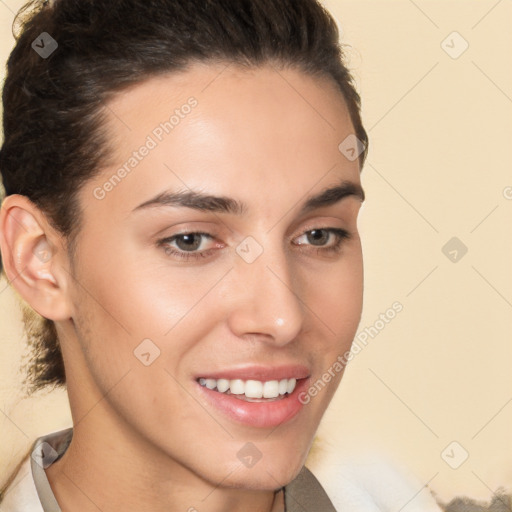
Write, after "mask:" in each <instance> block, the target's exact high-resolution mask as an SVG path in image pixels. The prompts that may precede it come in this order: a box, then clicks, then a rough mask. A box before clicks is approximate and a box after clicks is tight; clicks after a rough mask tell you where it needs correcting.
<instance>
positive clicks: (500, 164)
mask: <svg viewBox="0 0 512 512" xmlns="http://www.w3.org/2000/svg"><path fill="white" fill-rule="evenodd" d="M325 4H326V5H327V6H328V7H329V9H330V10H331V11H332V13H333V14H334V15H335V16H336V18H337V20H338V22H339V25H340V28H341V29H342V41H343V42H344V43H346V44H347V45H350V46H347V48H346V51H347V54H348V57H349V63H350V67H351V69H352V70H353V73H354V76H355V79H356V82H357V86H358V89H359V91H360V92H361V95H362V99H363V120H364V123H365V126H366V129H367V131H368V133H369V136H370V151H369V156H368V160H367V163H366V165H365V167H364V170H363V173H362V181H363V186H364V188H365V190H366V193H367V201H366V203H365V205H364V206H363V210H362V212H361V218H360V227H361V235H362V239H363V250H364V257H365V302H364V311H363V318H362V321H361V325H360V328H359V333H365V332H366V334H367V335H368V340H367V343H366V345H364V344H363V343H358V345H359V346H360V348H361V350H360V351H359V353H358V354H357V355H355V357H354V359H353V360H352V361H351V362H350V364H349V366H348V369H347V371H346V373H345V376H344V378H343V381H342V384H341V387H340V389H339V390H338V393H337V395H336V396H335V398H334V400H333V402H332V404H331V406H330V408H329V410H328V412H327V414H326V416H325V417H324V420H323V422H322V424H321V427H320V430H319V432H318V434H319V437H320V443H319V446H320V447H323V448H322V449H323V450H324V453H325V456H326V457H327V458H330V459H332V458H333V457H334V458H337V457H343V455H344V454H346V453H349V452H354V451H355V452H369V453H374V452H375V453H376V452H379V453H384V454H390V456H391V457H392V458H393V459H394V460H395V461H396V463H397V464H404V465H405V466H406V467H408V468H410V470H411V471H413V472H414V473H415V474H416V475H417V476H418V478H419V479H420V480H421V481H422V482H423V483H427V482H429V486H430V488H431V489H433V490H434V491H435V492H436V493H437V494H438V496H439V497H440V498H442V499H444V500H448V499H449V498H451V497H453V496H455V495H459V494H467V495H470V496H473V497H474V498H487V499H489V498H490V497H491V490H492V491H495V490H496V489H497V488H498V487H499V486H500V485H501V486H508V488H509V489H510V488H511V487H512V457H511V446H512V443H511V437H512V436H511V432H512V382H511V380H512V378H511V370H510V369H511V363H512V345H511V339H512V315H511V313H512V275H511V274H512V272H511V262H512V236H511V233H512V173H511V172H510V169H511V163H512V162H511V160H512V154H511V151H510V148H511V145H512V115H511V114H512V99H511V98H512V86H511V84H512V66H511V64H510V62H511V60H510V58H509V57H506V55H507V54H508V55H509V56H510V52H511V49H512V31H511V30H510V20H511V19H512V3H511V2H510V1H497V2H496V1H495V0H491V1H487V0H479V1H476V0H471V1H470V0H453V1H447V0H444V1H432V0H422V1H420V0H416V1H415V2H413V1H412V0H393V1H392V0H357V1H355V0H352V1H341V0H327V1H326V2H325ZM21 5H22V2H21V1H18V0H6V1H5V2H2V3H0V61H1V62H2V68H1V69H0V73H1V74H2V77H3V76H4V66H3V63H5V61H6V59H7V56H8V54H9V52H10V49H11V47H12V44H13V39H12V36H11V23H12V20H13V17H14V12H15V11H16V10H17V9H18V8H19V7H20V6H21ZM454 31H455V32H457V33H458V35H457V34H452V33H453V32H454ZM462 38H463V39H462ZM464 40H465V41H466V42H467V44H468V45H469V46H468V48H467V49H466V51H464V52H463V53H462V54H461V55H460V56H457V55H456V54H457V53H459V52H460V50H461V49H462V48H463V47H464V46H465V44H466V43H464ZM443 41H444V43H443ZM445 50H446V51H445ZM447 51H448V52H449V53H451V56H450V55H449V53H447ZM454 56H457V58H453V57H454ZM507 62H508V64H507ZM340 142H341V141H340ZM453 237H456V238H457V239H458V240H456V241H455V242H452V243H454V244H455V245H454V246H453V247H452V246H448V248H445V249H444V250H443V247H444V246H445V244H447V243H448V242H449V241H450V240H451V239H452V238H453ZM461 244H464V246H465V247H466V248H467V253H466V254H465V255H463V256H461V255H462V251H461V247H462V245H461ZM454 250H456V251H458V252H457V261H455V262H454V261H452V260H451V259H450V258H453V257H454V256H455V253H454V252H453V251H454ZM450 252H451V254H450ZM445 253H446V254H445ZM16 300H17V299H16V295H15V294H14V293H13V292H12V290H11V289H10V288H8V286H7V283H6V282H5V280H2V281H0V326H1V327H0V411H1V412H2V413H3V414H0V437H1V443H0V483H1V482H2V481H3V480H5V478H6V477H7V474H8V473H9V471H10V470H11V469H12V468H13V467H14V465H15V463H16V462H17V459H18V458H19V457H21V455H22V454H23V453H24V452H25V451H26V450H27V449H28V447H29V446H30V444H31V443H32V442H33V440H34V439H35V438H36V437H37V436H39V435H43V434H46V433H48V432H50V431H52V430H58V429H60V428H64V427H67V426H69V425H70V415H69V410H68V404H67V397H66V394H65V392H63V391H58V392H53V393H50V394H46V395H38V396H37V397H36V398H30V399H26V398H23V395H22V394H21V391H20V389H21V387H20V385H21V380H22V378H23V375H22V374H21V373H20V371H19V368H20V364H21V358H22V356H23V355H24V354H25V355H26V349H25V346H24V341H23V330H22V325H21V314H20V309H19V307H18V305H17V302H16ZM397 301H398V302H399V303H400V304H401V305H402V306H403V310H402V311H401V312H400V313H398V314H396V316H395V318H394V319H392V320H391V321H389V322H388V323H385V325H384V327H382V323H381V322H378V320H379V315H381V314H385V312H386V311H387V310H388V309H389V308H390V307H391V305H392V304H393V303H395V302H397ZM371 327H373V329H370V328H371ZM369 333H371V335H370V334H369ZM362 336H364V334H363V335H362ZM360 339H361V337H360ZM453 441H456V442H457V443H458V445H452V447H450V448H449V449H448V451H447V452H446V451H445V449H446V448H447V447H448V446H449V445H450V443H452V442H453ZM454 446H455V448H454V449H453V450H452V448H453V447H454ZM462 450H465V451H467V453H468V455H469V457H468V459H467V460H466V461H465V462H464V463H463V464H462V465H461V466H460V467H459V468H458V469H452V467H450V465H449V464H448V463H447V462H445V459H447V460H450V462H451V461H453V460H455V459H457V458H459V457H461V456H462V454H463V451H462ZM443 453H444V458H443V457H442V454H443ZM447 454H448V457H447ZM452 454H453V455H452ZM450 457H451V459H450ZM322 464H323V463H322V456H321V454H320V455H318V456H315V457H314V458H313V457H312V458H311V465H312V466H313V467H317V468H318V472H319V474H322ZM452 465H453V462H452Z"/></svg>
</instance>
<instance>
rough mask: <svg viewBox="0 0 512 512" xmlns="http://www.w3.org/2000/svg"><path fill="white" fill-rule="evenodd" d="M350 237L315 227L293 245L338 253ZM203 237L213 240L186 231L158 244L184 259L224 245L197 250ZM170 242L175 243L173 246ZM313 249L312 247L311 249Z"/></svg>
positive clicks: (204, 255)
mask: <svg viewBox="0 0 512 512" xmlns="http://www.w3.org/2000/svg"><path fill="white" fill-rule="evenodd" d="M350 237H351V235H350V233H349V232H348V231H346V230H345V229H340V228H315V229H311V230H309V231H306V232H305V233H304V234H303V235H301V236H300V237H298V238H297V240H300V239H305V240H306V241H302V242H297V243H296V244H295V245H298V246H300V247H301V251H303V250H304V249H303V248H302V247H303V246H306V247H307V246H313V247H316V248H317V249H316V253H317V254H320V253H324V254H331V253H339V252H340V251H341V249H342V246H343V242H344V241H345V240H347V239H349V238H350ZM205 239H209V240H214V239H215V237H214V236H213V235H211V234H210V233H203V232H188V233H180V234H176V235H173V236H170V237H167V238H163V239H162V240H159V241H158V246H160V247H163V249H164V251H165V253H166V254H167V255H169V256H172V257H177V258H179V259H182V260H184V261H189V260H192V259H196V260H197V259H203V258H208V257H209V256H210V255H212V254H213V253H214V252H215V251H216V250H219V249H220V248H222V247H224V245H223V244H221V243H216V244H215V246H216V248H214V249H203V250H202V251H201V250H199V249H200V248H201V247H202V246H203V241H204V240H205ZM329 242H331V243H330V245H329ZM172 244H175V245H174V246H173V245H172ZM313 250H314V249H313Z"/></svg>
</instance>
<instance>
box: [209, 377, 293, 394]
mask: <svg viewBox="0 0 512 512" xmlns="http://www.w3.org/2000/svg"><path fill="white" fill-rule="evenodd" d="M295 384H297V381H296V380H295V379H288V385H287V386H286V391H287V392H288V393H291V392H292V391H293V390H294V389H295ZM206 385H207V386H208V380H207V381H206Z"/></svg>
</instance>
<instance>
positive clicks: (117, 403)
mask: <svg viewBox="0 0 512 512" xmlns="http://www.w3.org/2000/svg"><path fill="white" fill-rule="evenodd" d="M23 16H24V18H23V19H24V21H23V24H22V28H21V32H20V34H19V36H18V38H17V43H16V46H15V48H14V50H13V51H12V54H11V56H10V58H9V62H8V74H7V79H6V82H5V86H4V91H3V104H4V143H3V146H2V148H1V151H0V171H1V174H2V180H3V184H4V187H5V199H4V200H3V203H2V210H1V214H0V248H1V253H2V259H3V266H4V271H5V274H6V277H7V279H8V280H9V282H10V284H11V286H13V287H14V289H15V290H16V292H17V293H18V294H19V296H20V297H21V298H22V299H23V300H24V301H25V302H26V303H27V304H28V305H29V306H30V308H31V309H32V310H33V311H35V312H36V313H37V314H38V315H39V316H40V317H41V319H42V322H41V325H40V329H39V330H36V331H34V330H32V331H31V336H32V342H33V343H34V344H35V345H36V347H37V350H36V354H37V357H35V359H34V365H33V367H32V369H31V377H32V379H33V386H34V389H41V388H43V387H51V386H66V389H67V392H68V395H69V402H70V408H71V413H72V418H73V427H72V428H69V429H66V430H64V431H59V432H53V433H51V434H48V435H46V436H42V437H41V438H39V439H38V440H37V441H36V442H35V443H34V445H33V446H32V447H31V451H30V453H29V454H27V457H26V458H25V459H24V461H22V465H21V466H20V468H19V471H18V472H17V473H15V474H14V475H13V478H12V479H11V480H10V481H9V482H8V485H7V486H6V489H5V490H4V501H3V505H0V506H3V507H4V509H5V510H34V511H38V512H40V511H41V510H43V511H45V512H48V511H55V510H63V511H71V510H73V511H76V510H80V511H81V512H88V511H97V510H101V511H103V512H110V511H114V510H116V511H117V510H124V511H125V512H129V511H135V510H137V511H140V510H147V511H151V512H158V511H164V510H165V511H166V512H169V511H171V512H173V511H187V510H188V511H194V510H198V511H203V510H207V511H211V512H217V511H228V510H229V511H242V510H243V511H245V512H268V511H272V512H277V511H283V510H287V511H288V512H290V511H299V510H300V511H303V510H315V511H317V512H324V511H332V510H334V505H333V504H332V502H331V500H330V499H329V497H328V496H327V493H326V492H325V491H324V489H323V488H322V486H321V485H320V483H319V482H318V481H317V480H316V478H315V477H314V476H313V474H312V473H311V472H310V471H309V470H308V469H307V468H306V467H305V466H304V462H305V460H306V457H307V455H308V452H309V450H310V448H311V445H312V441H313V438H314V435H315V432H316V430H317V428H318V425H319V423H320V420H321V418H322V416H323V414H324V412H325V410H326V408H327V406H328V405H329V403H330V401H331V399H332V397H333V395H334V393H335V391H336V389H337V387H338V385H339V382H340V379H341V377H342V374H343V367H342V366H340V367H339V368H338V367H337V366H336V363H337V362H338V365H339V357H340V356H341V355H342V354H344V353H346V351H347V350H349V348H350V345H351V343H352V340H353V338H354V335H355V332H356V329H357V326H358V323H359V320H360V315H361V307H362V293H363V262H362V254H361V242H360V239H359V235H358V230H357V217H358V212H359V209H360V206H361V203H362V201H363V200H364V192H363V189H362V187H361V180H360V173H361V170H362V166H363V163H364V159H365V156H366V150H367V145H368V140H367V135H366V133H365V130H364V128H363V125H362V122H361V117H360V98H359V96H358V93H357V92H356V90H355V88H354V85H353V83H352V79H351V76H350V73H349V72H348V70H347V68H346V67H345V65H344V63H343V54H342V51H341V48H340V45H339V41H338V37H339V34H338V31H337V28H336V24H335V22H334V20H333V19H332V17H330V15H329V14H328V13H327V11H326V10H325V9H324V8H323V7H322V6H321V5H320V4H319V3H317V2H316V1H315V0H278V1H276V0H190V1H187V2H183V1H181V0H156V1H154V2H143V1H142V0H112V1H109V2H103V1H99V0H84V1H80V2H78V1H76V0H55V1H53V2H48V1H46V2H32V3H31V4H30V5H29V6H28V7H27V9H26V10H25V11H24V14H23ZM329 368H334V371H333V372H331V374H332V375H331V377H332V378H330V379H329V381H328V382H326V385H325V388H324V389H322V391H321V392H318V393H315V394H314V395H315V396H313V393H312V391H311V385H312V383H314V382H316V381H318V379H320V378H322V376H323V375H324V374H325V372H326V371H327V370H328V369H329ZM4 509H2V510H4Z"/></svg>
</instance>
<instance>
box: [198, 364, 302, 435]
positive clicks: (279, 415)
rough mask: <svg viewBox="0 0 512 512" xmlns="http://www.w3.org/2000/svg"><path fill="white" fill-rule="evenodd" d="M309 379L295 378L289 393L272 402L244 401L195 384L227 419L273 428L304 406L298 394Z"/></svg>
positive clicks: (252, 425) (288, 419)
mask: <svg viewBox="0 0 512 512" xmlns="http://www.w3.org/2000/svg"><path fill="white" fill-rule="evenodd" d="M224 375H225V374H224ZM211 378H214V377H211ZM235 378H236V377H235ZM272 380H273V379H272ZM275 380H277V378H276V379H275ZM309 381H310V379H309V377H307V378H303V379H300V380H297V384H296V386H295V389H294V390H293V393H292V394H291V395H284V398H281V399H279V400H276V401H274V402H245V401H244V400H241V399H239V398H236V395H227V394H225V393H219V392H218V391H214V390H212V389H208V388H207V387H205V386H201V385H200V384H199V382H196V384H197V388H198V393H200V394H201V395H202V396H203V397H204V398H205V399H206V401H207V402H208V403H209V405H210V406H212V407H213V408H215V409H217V410H218V411H220V412H221V413H223V414H224V415H226V416H227V417H228V418H229V419H231V420H233V421H235V422H237V423H241V424H243V425H248V426H251V427H257V428H273V427H277V426H278V425H281V424H283V423H286V422H288V421H290V420H291V419H292V418H294V417H295V416H297V414H299V412H300V411H301V410H302V408H303V407H304V404H303V403H302V402H300V401H299V395H300V394H301V393H302V392H303V391H304V390H306V389H307V388H308V386H309Z"/></svg>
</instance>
